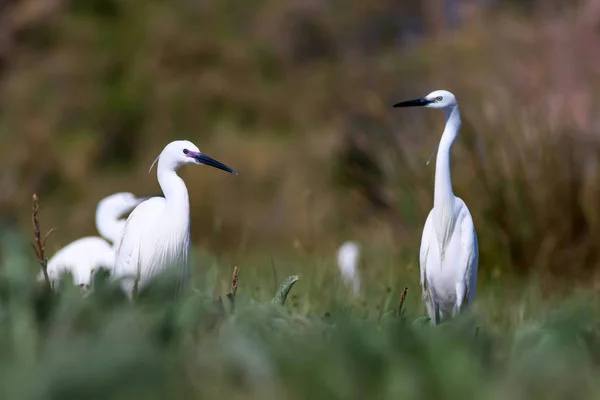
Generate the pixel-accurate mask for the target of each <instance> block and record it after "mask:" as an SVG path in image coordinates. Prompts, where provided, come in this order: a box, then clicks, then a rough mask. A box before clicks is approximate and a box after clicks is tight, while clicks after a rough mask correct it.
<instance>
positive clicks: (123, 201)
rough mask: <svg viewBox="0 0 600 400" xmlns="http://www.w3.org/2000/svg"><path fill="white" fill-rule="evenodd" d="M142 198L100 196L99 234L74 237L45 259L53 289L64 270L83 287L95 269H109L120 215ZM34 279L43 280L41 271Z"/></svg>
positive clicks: (123, 224) (121, 227)
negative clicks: (75, 238)
mask: <svg viewBox="0 0 600 400" xmlns="http://www.w3.org/2000/svg"><path fill="white" fill-rule="evenodd" d="M144 200H145V198H137V197H135V196H134V195H133V194H131V193H115V194H113V195H111V196H108V197H106V198H104V199H102V200H101V201H100V202H99V203H98V206H97V207H96V229H97V230H98V232H99V233H100V235H101V236H102V237H98V236H89V237H84V238H81V239H78V240H75V241H74V242H71V243H69V244H68V245H66V246H65V247H63V248H62V249H60V250H59V251H58V252H57V253H56V254H54V256H52V258H50V260H48V277H49V278H50V280H51V281H52V282H53V285H54V287H55V289H56V288H57V287H58V281H59V279H60V276H61V275H62V274H63V273H64V272H66V271H69V272H71V274H72V275H73V284H75V285H78V286H83V287H85V288H87V287H89V285H90V282H91V277H92V275H93V273H94V272H95V271H96V270H97V269H98V268H100V267H104V268H107V269H108V270H111V269H112V267H113V264H114V261H115V257H114V249H113V243H114V242H115V241H116V240H117V239H118V238H119V236H120V234H121V230H122V229H123V227H124V226H125V219H121V218H122V217H123V216H124V215H125V214H127V213H128V212H130V211H131V210H132V209H133V208H134V207H135V206H137V205H138V204H140V203H141V202H142V201H144ZM38 280H40V281H42V280H44V274H43V272H41V271H40V273H39V274H38Z"/></svg>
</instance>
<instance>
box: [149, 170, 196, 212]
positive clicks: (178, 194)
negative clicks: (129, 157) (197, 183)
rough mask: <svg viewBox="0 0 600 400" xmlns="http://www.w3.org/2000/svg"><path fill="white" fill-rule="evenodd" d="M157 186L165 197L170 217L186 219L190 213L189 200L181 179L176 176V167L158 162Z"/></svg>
mask: <svg viewBox="0 0 600 400" xmlns="http://www.w3.org/2000/svg"><path fill="white" fill-rule="evenodd" d="M157 170H158V171H157V178H158V184H159V185H160V188H161V189H162V191H163V194H164V195H165V201H166V204H167V208H168V209H169V210H171V211H170V212H171V215H174V216H178V215H181V216H183V217H184V218H187V216H189V213H190V200H189V196H188V191H187V187H186V186H185V183H184V182H183V179H181V178H180V177H179V175H177V167H176V166H173V165H169V164H166V165H165V164H163V163H161V162H160V160H159V162H158V168H157Z"/></svg>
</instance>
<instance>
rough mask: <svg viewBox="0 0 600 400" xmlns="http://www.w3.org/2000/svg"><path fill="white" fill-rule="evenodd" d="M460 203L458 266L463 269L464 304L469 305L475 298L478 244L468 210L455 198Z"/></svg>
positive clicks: (462, 202)
mask: <svg viewBox="0 0 600 400" xmlns="http://www.w3.org/2000/svg"><path fill="white" fill-rule="evenodd" d="M456 200H457V201H458V202H460V206H459V207H460V214H459V216H460V217H459V218H460V220H459V221H460V233H461V252H460V266H461V267H463V268H464V271H465V275H464V280H465V283H466V293H465V297H466V303H467V305H470V304H471V303H472V302H473V299H474V298H475V289H476V287H477V268H478V263H479V243H478V241H477V233H476V232H475V225H474V224H473V218H472V217H471V213H470V212H469V208H468V207H467V205H466V204H465V202H464V201H462V200H461V199H460V198H458V197H457V198H456Z"/></svg>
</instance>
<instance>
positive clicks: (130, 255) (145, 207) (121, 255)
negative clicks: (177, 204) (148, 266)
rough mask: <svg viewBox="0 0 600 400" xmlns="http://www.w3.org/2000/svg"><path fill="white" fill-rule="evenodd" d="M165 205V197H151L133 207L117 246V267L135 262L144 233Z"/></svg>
mask: <svg viewBox="0 0 600 400" xmlns="http://www.w3.org/2000/svg"><path fill="white" fill-rule="evenodd" d="M164 207H165V198H164V197H151V198H149V199H148V200H146V201H144V202H142V203H140V204H138V206H137V207H135V208H134V209H133V211H132V212H131V214H129V217H128V218H127V221H126V222H125V227H124V228H123V230H122V231H121V237H120V239H119V243H117V244H116V246H115V248H116V260H117V265H115V268H122V267H123V264H124V265H129V264H131V263H133V262H135V257H136V254H137V253H138V252H139V248H140V240H141V237H142V236H143V233H144V232H146V231H147V230H148V228H149V224H150V221H152V219H153V217H155V216H156V215H158V214H159V213H160V212H161V211H162V210H163V209H164Z"/></svg>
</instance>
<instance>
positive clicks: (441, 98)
mask: <svg viewBox="0 0 600 400" xmlns="http://www.w3.org/2000/svg"><path fill="white" fill-rule="evenodd" d="M435 99H436V100H437V101H442V100H443V97H442V96H438V97H436V98H435Z"/></svg>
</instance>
